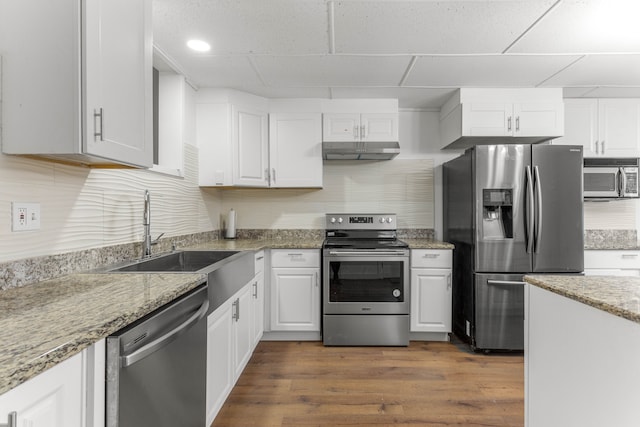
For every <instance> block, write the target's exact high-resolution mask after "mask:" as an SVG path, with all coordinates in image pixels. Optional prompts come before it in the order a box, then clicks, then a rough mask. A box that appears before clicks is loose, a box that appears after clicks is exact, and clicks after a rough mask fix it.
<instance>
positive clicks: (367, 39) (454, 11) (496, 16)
mask: <svg viewBox="0 0 640 427" xmlns="http://www.w3.org/2000/svg"><path fill="white" fill-rule="evenodd" d="M553 3H554V0H536V1H424V2H418V1H404V2H397V1H357V2H348V1H343V2H335V3H334V4H335V18H334V21H335V22H334V28H335V48H336V53H381V54H385V53H422V54H436V53H500V52H502V51H503V50H504V49H505V48H506V47H507V46H509V44H511V43H512V42H513V40H515V39H516V38H517V37H518V36H519V35H520V34H522V33H523V32H524V31H525V30H526V29H527V28H528V27H529V26H530V25H531V24H532V23H533V22H535V20H536V19H538V17H540V16H541V15H542V14H543V13H544V12H545V11H546V10H547V9H548V8H549V7H550V6H551V5H552V4H553Z"/></svg>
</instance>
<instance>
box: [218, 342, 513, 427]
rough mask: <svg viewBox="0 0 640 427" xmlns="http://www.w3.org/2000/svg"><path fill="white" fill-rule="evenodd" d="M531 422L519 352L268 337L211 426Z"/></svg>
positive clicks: (446, 345) (449, 345)
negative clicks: (270, 339) (352, 344)
mask: <svg viewBox="0 0 640 427" xmlns="http://www.w3.org/2000/svg"><path fill="white" fill-rule="evenodd" d="M387 425H393V426H413V427H415V426H465V427H472V426H483V427H487V426H505V427H507V426H508V427H518V426H523V425H524V364H523V356H522V354H516V355H513V354H507V355H505V354H490V355H484V354H476V353H473V352H471V351H470V350H469V348H468V347H467V346H466V345H465V344H462V343H455V342H454V343H435V342H412V343H411V345H410V346H409V347H408V348H407V347H323V346H322V343H320V342H261V343H260V344H259V345H258V347H257V348H256V351H255V353H254V355H253V357H252V359H251V361H250V362H249V364H248V365H247V368H246V369H245V371H244V373H243V374H242V376H241V377H240V379H239V380H238V383H237V384H236V386H235V388H234V389H233V391H232V392H231V395H230V396H229V398H228V399H227V402H226V403H225V405H224V407H223V408H222V410H221V411H220V413H219V414H218V417H217V418H216V420H215V422H214V423H213V424H212V427H223V426H234V427H238V426H242V427H248V426H260V427H271V426H274V427H275V426H278V427H279V426H287V427H294V426H295V427H311V426H332V427H342V426H376V427H380V426H387Z"/></svg>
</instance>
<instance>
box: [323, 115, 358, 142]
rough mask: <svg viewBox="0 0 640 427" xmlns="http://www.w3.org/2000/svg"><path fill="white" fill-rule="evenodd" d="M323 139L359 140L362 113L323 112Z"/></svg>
mask: <svg viewBox="0 0 640 427" xmlns="http://www.w3.org/2000/svg"><path fill="white" fill-rule="evenodd" d="M322 140H323V141H359V140H360V114H358V113H353V114H335V113H334V114H323V116H322Z"/></svg>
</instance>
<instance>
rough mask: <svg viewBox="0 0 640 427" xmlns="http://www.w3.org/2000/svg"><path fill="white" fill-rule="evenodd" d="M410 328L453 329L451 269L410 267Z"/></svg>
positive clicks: (417, 329)
mask: <svg viewBox="0 0 640 427" xmlns="http://www.w3.org/2000/svg"><path fill="white" fill-rule="evenodd" d="M411 331H412V332H447V333H448V332H451V270H449V269H436V268H412V269H411Z"/></svg>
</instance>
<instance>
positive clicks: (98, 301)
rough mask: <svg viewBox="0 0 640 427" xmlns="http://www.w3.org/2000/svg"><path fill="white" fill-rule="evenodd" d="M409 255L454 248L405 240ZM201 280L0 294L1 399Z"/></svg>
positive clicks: (286, 241)
mask: <svg viewBox="0 0 640 427" xmlns="http://www.w3.org/2000/svg"><path fill="white" fill-rule="evenodd" d="M323 240H324V239H323V238H308V237H303V238H299V237H298V238H296V237H295V236H291V237H287V238H275V239H238V240H213V241H210V242H207V243H202V244H196V245H187V246H185V247H179V248H178V249H179V250H185V249H190V250H238V251H245V250H251V251H258V250H262V249H321V248H322V243H323ZM402 240H403V241H405V242H407V243H408V244H409V247H410V248H411V249H453V245H451V244H450V243H446V242H440V241H436V240H430V239H402ZM205 279H206V276H205V275H202V274H189V273H179V274H176V273H113V274H106V273H91V274H71V275H67V276H62V277H59V278H57V279H52V280H47V281H42V282H39V283H36V284H32V285H28V286H22V287H16V288H10V289H6V290H2V291H0V394H2V393H4V392H6V391H8V390H10V389H12V388H14V387H16V386H17V385H19V384H21V383H23V382H25V381H26V380H28V379H30V378H32V377H34V376H36V375H38V374H39V373H41V372H43V371H45V370H46V369H48V368H50V367H52V366H54V365H56V364H57V363H60V362H62V361H64V360H66V359H68V358H70V357H71V356H73V355H75V354H77V353H79V352H80V351H82V350H83V349H85V348H87V347H89V346H91V345H92V344H94V343H95V342H97V341H99V340H101V339H102V338H105V337H107V336H108V335H110V334H112V333H113V332H116V331H118V330H119V329H122V328H123V327H125V326H127V325H129V324H130V323H132V322H134V321H136V320H138V319H139V318H141V317H143V316H145V315H147V314H149V313H151V312H152V311H153V310H155V309H157V308H159V307H161V306H162V305H164V304H166V303H168V302H171V301H172V300H174V299H176V298H177V297H179V296H180V295H182V294H184V293H186V292H188V291H189V290H191V289H193V288H195V287H197V286H198V285H199V284H200V283H202V282H203V281H204V280H205Z"/></svg>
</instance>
